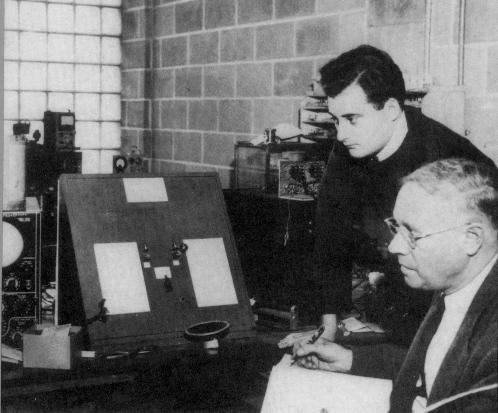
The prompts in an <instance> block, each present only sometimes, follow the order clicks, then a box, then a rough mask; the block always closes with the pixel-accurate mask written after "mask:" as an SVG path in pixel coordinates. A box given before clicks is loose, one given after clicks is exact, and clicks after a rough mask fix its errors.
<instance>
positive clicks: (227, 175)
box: [216, 168, 235, 189]
mask: <svg viewBox="0 0 498 413" xmlns="http://www.w3.org/2000/svg"><path fill="white" fill-rule="evenodd" d="M216 172H218V176H219V177H220V183H221V187H222V188H223V189H228V188H233V187H234V182H235V176H234V170H233V168H216Z"/></svg>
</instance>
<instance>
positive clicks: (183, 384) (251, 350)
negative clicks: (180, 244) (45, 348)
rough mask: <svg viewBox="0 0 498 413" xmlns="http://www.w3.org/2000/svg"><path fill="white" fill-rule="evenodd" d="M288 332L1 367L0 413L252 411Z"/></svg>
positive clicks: (374, 339)
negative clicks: (63, 365) (211, 350)
mask: <svg viewBox="0 0 498 413" xmlns="http://www.w3.org/2000/svg"><path fill="white" fill-rule="evenodd" d="M292 332H293V331H290V330H287V331H285V330H275V329H269V328H266V327H258V328H257V329H256V335H255V337H253V338H246V339H239V340H231V339H229V338H228V337H227V338H226V339H221V340H220V342H219V345H220V346H219V349H218V353H217V354H215V355H212V354H208V353H207V352H206V351H205V350H204V348H203V347H202V345H201V344H199V343H189V344H187V345H183V346H176V347H165V348H159V347H157V348H150V349H149V350H150V351H149V352H148V353H146V354H135V355H133V354H131V355H125V356H122V357H117V358H112V357H113V356H114V355H111V358H109V357H105V356H101V357H97V358H95V359H78V361H77V363H76V364H75V366H74V367H73V368H72V369H71V370H47V369H30V368H23V367H22V366H21V365H12V364H7V363H2V411H3V412H23V413H25V412H57V411H60V412H136V411H142V410H149V411H151V412H156V411H157V412H166V411H167V412H174V413H184V412H200V411H208V412H234V411H236V412H240V413H246V412H247V413H252V412H259V411H260V409H261V406H262V403H263V398H264V394H265V391H266V385H267V382H268V378H269V374H270V372H271V368H272V366H274V365H275V364H276V363H278V362H279V361H280V359H281V358H282V356H283V355H284V354H285V353H288V352H290V351H291V350H290V349H279V348H278V346H277V343H278V342H279V341H280V340H281V339H282V338H284V337H285V336H286V335H287V334H289V333H292ZM384 341H385V336H383V335H381V334H376V333H356V334H355V333H353V334H350V335H348V336H343V335H339V337H338V339H337V342H338V343H341V344H344V345H369V344H372V343H381V342H384Z"/></svg>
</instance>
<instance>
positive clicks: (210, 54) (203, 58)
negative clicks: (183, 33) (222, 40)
mask: <svg viewBox="0 0 498 413" xmlns="http://www.w3.org/2000/svg"><path fill="white" fill-rule="evenodd" d="M188 61H189V63H190V64H204V63H215V62H217V61H218V32H217V31H214V32H208V33H202V34H194V35H191V36H190V46H189V60H188Z"/></svg>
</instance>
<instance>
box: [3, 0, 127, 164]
mask: <svg viewBox="0 0 498 413" xmlns="http://www.w3.org/2000/svg"><path fill="white" fill-rule="evenodd" d="M2 1H5V26H4V89H5V92H4V134H5V136H7V135H11V134H12V125H13V124H14V123H15V122H17V121H18V120H19V119H26V120H29V121H30V122H31V129H30V134H31V135H32V133H33V132H34V131H35V130H36V129H38V130H39V131H40V133H41V134H42V141H43V138H44V137H43V112H45V111H46V110H51V111H54V112H66V111H68V110H70V111H72V112H74V113H75V116H76V146H78V147H80V148H81V151H82V153H83V156H82V158H83V164H82V170H83V173H110V172H112V156H113V155H114V154H118V153H119V148H120V146H121V131H120V122H121V103H120V102H121V96H120V93H121V72H120V64H121V46H120V36H121V9H120V8H121V0H2Z"/></svg>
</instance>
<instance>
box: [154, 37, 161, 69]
mask: <svg viewBox="0 0 498 413" xmlns="http://www.w3.org/2000/svg"><path fill="white" fill-rule="evenodd" d="M152 49H153V52H152V67H160V66H161V40H158V39H154V40H152Z"/></svg>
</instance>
